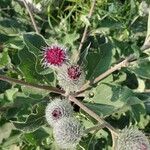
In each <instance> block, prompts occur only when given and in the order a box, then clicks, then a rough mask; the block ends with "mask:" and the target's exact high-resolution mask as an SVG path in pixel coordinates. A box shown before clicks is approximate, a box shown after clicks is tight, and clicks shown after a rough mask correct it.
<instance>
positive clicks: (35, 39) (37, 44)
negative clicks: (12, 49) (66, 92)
mask: <svg viewBox="0 0 150 150" xmlns="http://www.w3.org/2000/svg"><path fill="white" fill-rule="evenodd" d="M23 40H24V43H25V45H26V46H27V48H28V50H29V52H31V53H32V54H34V56H35V58H36V60H35V62H36V64H35V69H36V71H37V72H38V74H43V72H44V73H49V72H45V70H46V69H45V68H44V67H42V61H41V60H42V58H43V56H42V53H43V50H42V49H43V47H46V46H47V45H48V44H47V43H46V42H45V39H44V38H43V37H42V36H41V35H39V34H36V33H30V34H29V33H28V34H24V35H23Z"/></svg>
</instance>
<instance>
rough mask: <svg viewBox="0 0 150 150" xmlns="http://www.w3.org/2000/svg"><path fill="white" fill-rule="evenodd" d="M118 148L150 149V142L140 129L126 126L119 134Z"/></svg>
mask: <svg viewBox="0 0 150 150" xmlns="http://www.w3.org/2000/svg"><path fill="white" fill-rule="evenodd" d="M116 150H150V144H149V142H148V139H147V138H146V136H145V135H144V134H143V133H142V132H141V131H139V130H138V129H134V128H125V129H123V130H122V131H121V133H120V134H119V137H118V139H117V147H116Z"/></svg>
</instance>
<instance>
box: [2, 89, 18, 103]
mask: <svg viewBox="0 0 150 150" xmlns="http://www.w3.org/2000/svg"><path fill="white" fill-rule="evenodd" d="M17 92H18V88H11V89H8V90H6V91H5V95H6V97H7V99H8V100H9V101H13V100H14V96H15V94H16V93H17Z"/></svg>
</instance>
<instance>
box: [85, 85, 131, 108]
mask: <svg viewBox="0 0 150 150" xmlns="http://www.w3.org/2000/svg"><path fill="white" fill-rule="evenodd" d="M90 92H91V93H93V95H94V96H93V97H90V96H88V97H87V98H85V100H86V101H88V102H90V101H92V102H94V103H99V104H105V105H112V106H114V107H115V108H120V107H122V106H123V105H124V104H125V103H127V99H128V98H129V97H130V96H132V95H133V93H132V91H131V90H130V89H128V88H127V87H121V86H118V85H111V84H104V83H101V84H99V85H97V87H95V88H93V89H92V90H91V91H90Z"/></svg>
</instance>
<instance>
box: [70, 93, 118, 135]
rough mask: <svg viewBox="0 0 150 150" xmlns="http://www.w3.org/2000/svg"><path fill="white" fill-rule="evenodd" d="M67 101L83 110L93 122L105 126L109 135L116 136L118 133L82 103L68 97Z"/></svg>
mask: <svg viewBox="0 0 150 150" xmlns="http://www.w3.org/2000/svg"><path fill="white" fill-rule="evenodd" d="M69 100H70V101H72V102H74V103H75V104H76V105H78V106H79V107H80V108H81V109H82V110H84V111H85V112H86V113H87V114H89V115H90V116H91V117H93V118H94V119H95V120H97V121H98V122H99V123H101V124H103V123H104V124H105V127H107V128H108V129H109V130H110V131H111V133H113V134H115V135H118V131H117V130H116V129H115V128H114V127H112V126H111V125H110V124H109V123H108V122H106V121H105V120H104V119H103V118H101V117H100V116H99V115H97V114H96V113H95V112H93V111H92V110H90V109H89V108H87V107H86V106H85V105H84V104H82V102H80V101H78V100H77V99H76V98H75V97H73V96H71V95H70V96H69Z"/></svg>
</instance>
